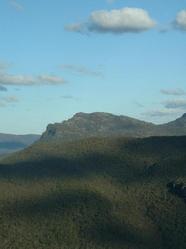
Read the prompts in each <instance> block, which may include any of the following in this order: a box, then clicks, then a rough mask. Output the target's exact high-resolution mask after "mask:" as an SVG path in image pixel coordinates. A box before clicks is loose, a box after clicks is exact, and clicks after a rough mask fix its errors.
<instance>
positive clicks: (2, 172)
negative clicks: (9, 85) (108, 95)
mask: <svg viewBox="0 0 186 249" xmlns="http://www.w3.org/2000/svg"><path fill="white" fill-rule="evenodd" d="M116 142H117V143H115V144H114V146H115V147H114V149H115V151H114V152H112V148H111V150H110V151H109V150H108V151H107V152H94V146H96V145H94V144H93V145H94V146H92V145H91V146H92V147H93V149H91V150H92V151H91V150H87V151H86V150H85V149H83V150H82V153H81V154H80V155H79V156H78V155H76V156H75V157H74V156H73V157H72V158H70V157H67V156H66V157H65V156H64V155H63V154H62V155H60V157H56V156H55V157H53V156H48V157H46V155H45V154H44V155H45V156H43V158H41V159H37V160H35V161H28V162H18V163H16V164H4V165H3V164H2V165H0V178H8V179H12V178H13V179H20V180H21V179H23V180H24V179H25V180H32V179H44V178H66V177H71V178H83V177H87V176H92V175H102V176H104V175H106V176H108V175H109V176H111V177H113V178H115V179H116V180H117V181H120V182H125V183H126V181H129V182H130V181H141V180H145V179H150V178H152V177H153V178H156V177H158V178H162V177H166V178H174V177H175V176H177V177H179V176H182V177H183V176H186V167H185V163H186V137H180V138H176V137H172V138H171V137H170V138H169V137H168V138H164V137H162V138H157V137H154V138H146V139H136V140H132V141H130V142H129V143H125V142H123V140H122V139H119V140H116ZM80 145H81V144H80ZM77 146H78V143H77ZM92 147H91V148H92ZM68 149H69V150H70V149H71V146H69V148H68ZM73 149H74V148H73Z"/></svg>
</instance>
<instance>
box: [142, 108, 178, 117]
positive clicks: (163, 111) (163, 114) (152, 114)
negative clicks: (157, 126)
mask: <svg viewBox="0 0 186 249" xmlns="http://www.w3.org/2000/svg"><path fill="white" fill-rule="evenodd" d="M175 114H178V111H177V110H172V109H169V110H168V109H166V108H162V109H160V110H150V111H146V112H144V113H142V115H143V116H147V117H151V118H161V117H167V116H172V115H175Z"/></svg>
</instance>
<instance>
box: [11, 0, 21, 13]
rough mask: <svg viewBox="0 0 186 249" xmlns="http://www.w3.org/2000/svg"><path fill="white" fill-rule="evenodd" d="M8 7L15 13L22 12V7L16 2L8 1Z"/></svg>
mask: <svg viewBox="0 0 186 249" xmlns="http://www.w3.org/2000/svg"><path fill="white" fill-rule="evenodd" d="M9 3H10V5H11V6H12V7H13V8H14V9H15V10H17V11H23V10H24V6H23V5H22V4H21V3H19V2H17V1H16V0H11V1H9Z"/></svg>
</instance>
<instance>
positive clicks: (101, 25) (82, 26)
mask: <svg viewBox="0 0 186 249" xmlns="http://www.w3.org/2000/svg"><path fill="white" fill-rule="evenodd" d="M155 25H156V22H155V21H154V20H153V19H152V18H151V17H150V15H149V13H148V12H147V11H146V10H144V9H139V8H122V9H113V10H111V11H107V10H100V11H94V12H92V13H91V15H90V17H89V19H88V21H86V22H84V23H74V24H70V25H67V26H65V29H66V30H67V31H71V32H81V33H87V32H89V33H90V32H97V33H113V34H123V33H140V32H143V31H147V30H149V29H152V28H154V27H155Z"/></svg>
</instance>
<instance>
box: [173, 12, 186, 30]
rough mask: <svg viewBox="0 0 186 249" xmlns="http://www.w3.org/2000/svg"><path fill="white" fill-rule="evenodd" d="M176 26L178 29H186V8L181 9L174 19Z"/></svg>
mask: <svg viewBox="0 0 186 249" xmlns="http://www.w3.org/2000/svg"><path fill="white" fill-rule="evenodd" d="M174 26H175V27H176V28H177V29H180V30H183V31H186V10H181V11H180V12H179V13H178V14H177V16H176V20H175V21H174Z"/></svg>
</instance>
